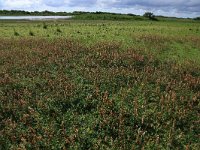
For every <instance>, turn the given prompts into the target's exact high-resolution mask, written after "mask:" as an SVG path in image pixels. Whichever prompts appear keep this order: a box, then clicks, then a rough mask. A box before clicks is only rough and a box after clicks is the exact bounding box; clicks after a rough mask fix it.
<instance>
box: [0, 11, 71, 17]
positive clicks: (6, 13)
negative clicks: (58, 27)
mask: <svg viewBox="0 0 200 150" xmlns="http://www.w3.org/2000/svg"><path fill="white" fill-rule="evenodd" d="M0 15H1V16H14V15H15V16H20V15H27V16H28V15H32V16H39V15H41V16H67V15H71V13H68V12H52V11H47V10H45V11H41V12H39V11H33V12H29V11H24V10H0Z"/></svg>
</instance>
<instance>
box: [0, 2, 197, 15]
mask: <svg viewBox="0 0 200 150" xmlns="http://www.w3.org/2000/svg"><path fill="white" fill-rule="evenodd" d="M0 9H18V10H19V9H22V10H30V11H34V10H39V11H42V10H51V11H67V12H68V11H75V10H77V11H107V12H117V13H135V14H143V13H144V12H146V11H152V12H154V13H155V14H157V15H165V16H177V17H196V16H200V0H34V1H33V0H0Z"/></svg>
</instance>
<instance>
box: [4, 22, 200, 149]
mask: <svg viewBox="0 0 200 150" xmlns="http://www.w3.org/2000/svg"><path fill="white" fill-rule="evenodd" d="M199 65H200V22H195V21H189V20H187V21H182V20H179V21H176V20H173V21H170V20H162V21H148V20H146V21H137V20H132V21H130V20H129V21H108V20H107V21H106V20H93V21H92V20H66V21H64V20H60V21H59V20H57V21H47V22H42V21H41V22H39V21H34V22H28V21H1V22H0V149H103V150H104V149H124V150H126V149H127V150H128V149H187V150H189V149H194V150H197V149H199V147H200V140H199V136H200V127H199V123H200V120H199V115H200V103H199V100H200V67H199Z"/></svg>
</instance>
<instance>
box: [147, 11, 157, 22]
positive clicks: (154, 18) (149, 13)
mask: <svg viewBox="0 0 200 150" xmlns="http://www.w3.org/2000/svg"><path fill="white" fill-rule="evenodd" d="M143 16H144V17H146V18H149V19H150V20H154V21H157V20H158V19H157V18H156V17H155V15H154V14H153V13H152V12H146V13H144V15H143Z"/></svg>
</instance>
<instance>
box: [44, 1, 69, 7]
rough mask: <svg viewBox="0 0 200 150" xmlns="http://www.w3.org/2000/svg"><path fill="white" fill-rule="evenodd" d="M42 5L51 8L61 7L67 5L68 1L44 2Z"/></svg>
mask: <svg viewBox="0 0 200 150" xmlns="http://www.w3.org/2000/svg"><path fill="white" fill-rule="evenodd" d="M42 3H44V4H45V5H47V6H51V7H60V6H63V5H65V4H66V3H67V1H66V0H43V1H42Z"/></svg>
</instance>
